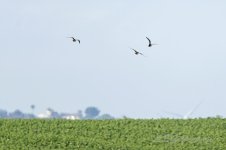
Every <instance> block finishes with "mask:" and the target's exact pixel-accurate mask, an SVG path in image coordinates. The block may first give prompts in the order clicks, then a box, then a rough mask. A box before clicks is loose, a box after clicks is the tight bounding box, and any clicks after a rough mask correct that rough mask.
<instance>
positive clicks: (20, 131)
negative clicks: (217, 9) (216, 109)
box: [0, 118, 226, 150]
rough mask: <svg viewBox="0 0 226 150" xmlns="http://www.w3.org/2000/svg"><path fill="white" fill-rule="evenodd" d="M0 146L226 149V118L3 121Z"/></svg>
mask: <svg viewBox="0 0 226 150" xmlns="http://www.w3.org/2000/svg"><path fill="white" fill-rule="evenodd" d="M0 149H98V150H102V149H103V150H108V149H120V150H126V149H128V150H133V149H134V150H137V149H222V150H223V149H226V120H225V119H218V118H210V119H188V120H176V119H159V120H152V119H151V120H133V119H122V120H77V121H69V120H58V119H56V120H39V119H31V120H20V119H15V120H13V119H9V120H7V119H2V120H0Z"/></svg>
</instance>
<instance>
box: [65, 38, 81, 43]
mask: <svg viewBox="0 0 226 150" xmlns="http://www.w3.org/2000/svg"><path fill="white" fill-rule="evenodd" d="M68 38H72V41H73V42H76V41H78V42H79V44H80V40H79V39H75V38H74V37H68Z"/></svg>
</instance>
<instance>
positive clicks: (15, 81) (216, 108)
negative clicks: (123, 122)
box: [0, 0, 226, 118]
mask: <svg viewBox="0 0 226 150" xmlns="http://www.w3.org/2000/svg"><path fill="white" fill-rule="evenodd" d="M225 18H226V1H224V0H216V1H212V0H199V1H197V0H190V1H180V0H171V1H167V0H155V1H153V0H142V1H131V0H123V1H122V0H114V1H106V0H96V1H91V0H90V1H88V0H84V1H77V0H64V1H62V0H48V1H46V0H39V1H28V0H20V1H18V0H7V1H6V0H5V1H0V20H1V23H0V41H1V44H0V108H2V109H7V110H8V111H13V110H15V109H20V110H22V111H23V112H31V110H30V105H31V104H35V105H36V108H37V109H36V113H40V112H43V111H44V110H45V109H46V108H48V107H51V108H53V109H54V110H56V111H58V112H76V111H77V110H78V109H82V110H84V109H85V108H86V107H88V106H96V107H98V108H99V109H100V110H101V113H110V114H112V115H113V116H116V117H121V116H123V115H126V116H128V117H134V118H151V117H162V116H164V117H172V116H171V115H170V114H167V113H166V112H165V111H169V112H175V113H179V114H182V115H183V114H186V113H187V112H188V111H189V110H191V109H192V108H193V107H195V106H196V105H197V104H198V103H200V102H202V104H201V105H200V106H199V108H198V109H197V110H196V111H195V112H194V114H193V115H192V117H206V116H216V115H222V116H226V109H225V107H226V19H225ZM68 36H76V37H77V38H79V39H80V40H81V44H80V45H79V44H78V43H73V42H72V41H71V39H69V38H67V37H68ZM145 36H148V37H149V38H150V39H151V40H152V41H153V43H158V44H159V45H156V46H153V47H151V48H149V47H147V45H148V41H147V40H146V38H145ZM129 47H132V48H134V49H137V50H139V51H140V52H142V53H144V55H146V56H147V57H143V56H136V55H134V53H133V51H132V50H131V49H130V48H129Z"/></svg>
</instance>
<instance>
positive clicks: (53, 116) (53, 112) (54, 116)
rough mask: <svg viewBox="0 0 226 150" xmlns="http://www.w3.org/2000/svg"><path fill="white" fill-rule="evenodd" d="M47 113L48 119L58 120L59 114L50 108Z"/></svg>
mask: <svg viewBox="0 0 226 150" xmlns="http://www.w3.org/2000/svg"><path fill="white" fill-rule="evenodd" d="M47 111H48V112H49V113H50V114H48V115H50V118H60V114H59V113H58V112H56V111H55V110H53V109H52V108H47Z"/></svg>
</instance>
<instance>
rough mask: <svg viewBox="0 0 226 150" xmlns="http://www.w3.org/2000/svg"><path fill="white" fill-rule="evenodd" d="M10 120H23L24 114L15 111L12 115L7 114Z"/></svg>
mask: <svg viewBox="0 0 226 150" xmlns="http://www.w3.org/2000/svg"><path fill="white" fill-rule="evenodd" d="M9 117H10V118H24V113H23V112H22V111H20V110H18V109H17V110H15V111H14V112H12V113H9Z"/></svg>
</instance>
